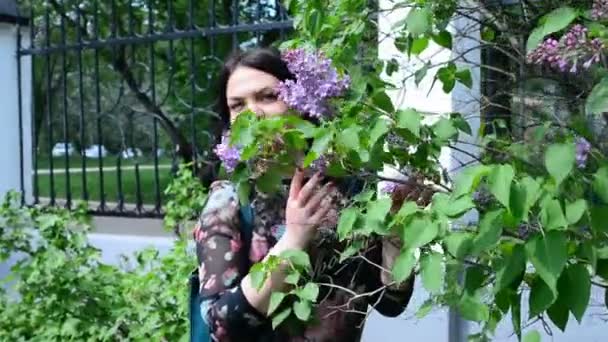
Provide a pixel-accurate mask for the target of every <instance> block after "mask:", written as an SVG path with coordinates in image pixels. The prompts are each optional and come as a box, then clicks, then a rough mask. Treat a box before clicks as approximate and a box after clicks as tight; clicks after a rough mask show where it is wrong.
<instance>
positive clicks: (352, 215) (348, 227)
mask: <svg viewBox="0 0 608 342" xmlns="http://www.w3.org/2000/svg"><path fill="white" fill-rule="evenodd" d="M358 213H359V210H357V208H353V207H351V208H346V209H344V210H342V214H341V215H340V220H339V221H338V228H337V230H338V236H339V237H340V241H342V240H344V239H345V238H346V237H347V236H348V235H349V234H350V232H351V231H352V230H353V226H354V224H355V222H356V221H357V216H358Z"/></svg>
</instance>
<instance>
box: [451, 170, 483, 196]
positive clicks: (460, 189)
mask: <svg viewBox="0 0 608 342" xmlns="http://www.w3.org/2000/svg"><path fill="white" fill-rule="evenodd" d="M490 170H491V169H490V168H489V167H488V166H486V165H482V164H479V165H475V166H470V167H467V168H465V169H464V170H462V171H461V172H460V173H459V174H458V175H457V176H456V179H455V180H454V192H453V193H452V196H454V197H460V196H462V195H464V194H468V193H471V192H472V191H473V190H474V189H475V188H477V186H478V185H479V182H481V179H482V178H483V177H484V176H486V175H487V174H488V173H489V172H490Z"/></svg>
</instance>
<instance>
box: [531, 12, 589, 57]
mask: <svg viewBox="0 0 608 342" xmlns="http://www.w3.org/2000/svg"><path fill="white" fill-rule="evenodd" d="M577 17H578V12H577V11H576V10H575V9H574V8H572V7H560V8H558V9H555V10H553V11H552V12H550V13H549V14H547V15H546V16H545V17H544V18H543V22H542V23H541V25H540V26H538V27H537V28H536V29H534V31H532V34H530V37H529V38H528V43H527V44H526V46H527V50H528V52H530V51H532V50H534V49H535V48H536V47H537V46H538V45H539V44H540V43H541V42H542V40H543V39H544V38H545V37H546V36H547V35H550V34H552V33H555V32H557V31H561V30H563V29H565V28H566V27H567V26H568V25H570V23H572V22H573V21H574V20H575V19H576V18H577Z"/></svg>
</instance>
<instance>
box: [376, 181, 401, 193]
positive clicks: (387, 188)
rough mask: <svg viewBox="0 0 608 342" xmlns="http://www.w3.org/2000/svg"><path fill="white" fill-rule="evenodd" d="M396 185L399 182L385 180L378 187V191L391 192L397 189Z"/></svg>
mask: <svg viewBox="0 0 608 342" xmlns="http://www.w3.org/2000/svg"><path fill="white" fill-rule="evenodd" d="M397 186H399V184H398V183H396V182H391V181H386V182H384V184H383V185H382V187H381V188H380V192H381V193H384V194H392V193H393V192H395V190H396V189H397Z"/></svg>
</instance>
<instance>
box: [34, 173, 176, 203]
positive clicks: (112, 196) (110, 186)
mask: <svg viewBox="0 0 608 342" xmlns="http://www.w3.org/2000/svg"><path fill="white" fill-rule="evenodd" d="M91 166H93V165H91ZM108 166H110V165H108ZM87 167H89V166H87ZM158 176H159V192H160V196H161V203H163V202H164V197H165V196H164V195H163V192H164V190H165V188H166V187H167V185H168V184H169V182H170V180H171V170H170V169H169V168H162V169H159V170H158ZM69 177H70V192H71V195H72V200H79V199H82V198H83V193H84V191H83V184H82V182H83V173H81V172H78V173H70V175H69ZM121 178H122V179H121V184H122V194H123V197H124V201H125V203H130V204H134V203H136V200H137V182H136V175H135V169H131V168H128V169H126V170H122V172H121ZM53 180H54V185H55V186H54V188H55V198H58V199H65V198H67V196H66V184H67V175H66V174H65V173H60V174H55V175H54V176H53ZM34 181H35V180H34ZM103 182H104V189H103V192H104V194H105V200H106V202H118V199H119V195H118V189H119V187H118V172H116V170H107V169H106V170H104V171H103ZM100 183H101V177H100V174H99V171H95V172H86V188H87V190H88V195H89V200H90V201H95V202H97V201H100V200H101V196H100V193H101V189H100ZM139 185H140V193H141V198H142V201H143V203H144V204H154V203H155V200H156V188H155V177H154V170H153V169H143V170H140V171H139ZM38 195H39V196H40V197H50V196H51V176H50V175H48V174H39V175H38Z"/></svg>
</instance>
